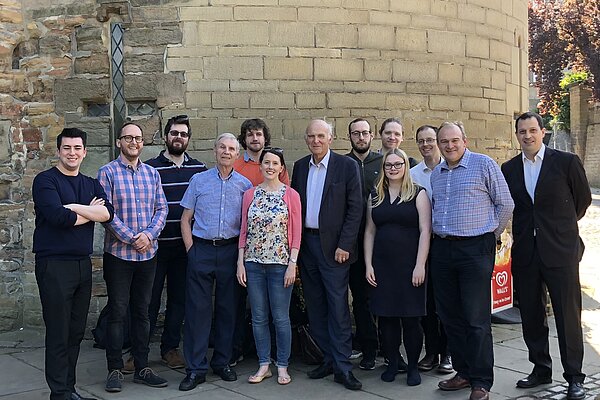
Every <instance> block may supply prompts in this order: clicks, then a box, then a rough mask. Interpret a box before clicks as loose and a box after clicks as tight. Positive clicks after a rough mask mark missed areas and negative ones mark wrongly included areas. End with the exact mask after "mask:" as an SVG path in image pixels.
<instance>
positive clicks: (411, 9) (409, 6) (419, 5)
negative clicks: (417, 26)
mask: <svg viewBox="0 0 600 400" xmlns="http://www.w3.org/2000/svg"><path fill="white" fill-rule="evenodd" d="M390 9H391V10H392V11H402V12H407V13H414V14H425V15H429V14H431V8H430V2H429V1H422V0H395V1H391V2H390Z"/></svg>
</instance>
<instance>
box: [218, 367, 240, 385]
mask: <svg viewBox="0 0 600 400" xmlns="http://www.w3.org/2000/svg"><path fill="white" fill-rule="evenodd" d="M213 372H214V373H215V374H217V375H219V376H220V377H221V379H223V380H224V381H227V382H233V381H237V374H236V373H235V371H234V370H232V369H231V368H230V367H229V365H228V366H226V367H223V368H217V369H214V370H213Z"/></svg>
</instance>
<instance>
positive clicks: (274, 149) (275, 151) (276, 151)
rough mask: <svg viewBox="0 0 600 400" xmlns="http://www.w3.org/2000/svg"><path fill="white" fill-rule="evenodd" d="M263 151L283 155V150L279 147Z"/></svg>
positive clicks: (267, 148)
mask: <svg viewBox="0 0 600 400" xmlns="http://www.w3.org/2000/svg"><path fill="white" fill-rule="evenodd" d="M263 151H272V152H274V153H279V154H283V149H282V148H281V147H265V148H264V149H263Z"/></svg>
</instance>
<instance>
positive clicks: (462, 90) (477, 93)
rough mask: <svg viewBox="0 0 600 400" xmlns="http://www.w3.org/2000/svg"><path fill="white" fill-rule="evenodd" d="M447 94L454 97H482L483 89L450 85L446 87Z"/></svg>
mask: <svg viewBox="0 0 600 400" xmlns="http://www.w3.org/2000/svg"><path fill="white" fill-rule="evenodd" d="M448 94H450V95H455V96H473V97H481V96H483V89H482V88H480V87H475V86H468V85H450V86H448Z"/></svg>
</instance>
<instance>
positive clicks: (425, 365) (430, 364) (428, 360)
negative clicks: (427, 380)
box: [417, 354, 440, 371]
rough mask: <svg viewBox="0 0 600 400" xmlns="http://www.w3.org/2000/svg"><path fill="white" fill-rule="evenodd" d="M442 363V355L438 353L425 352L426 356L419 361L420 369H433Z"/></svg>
mask: <svg viewBox="0 0 600 400" xmlns="http://www.w3.org/2000/svg"><path fill="white" fill-rule="evenodd" d="M439 363H440V356H439V355H437V354H425V357H423V358H422V359H421V361H419V364H417V366H418V367H419V370H420V371H431V370H432V369H434V368H435V367H437V366H438V365H439Z"/></svg>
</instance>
